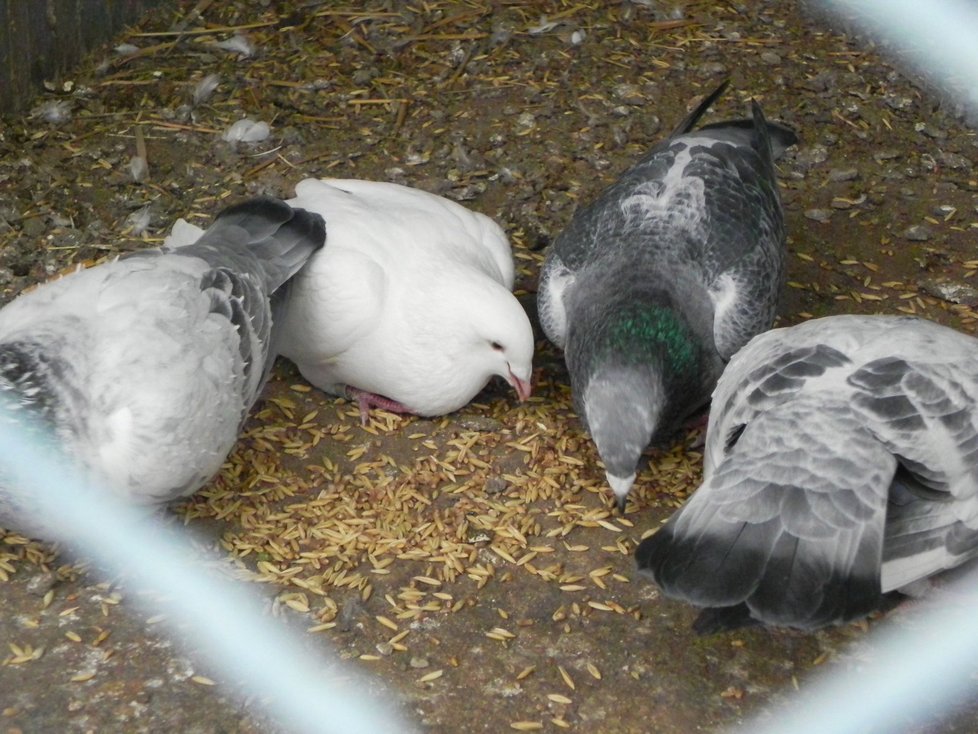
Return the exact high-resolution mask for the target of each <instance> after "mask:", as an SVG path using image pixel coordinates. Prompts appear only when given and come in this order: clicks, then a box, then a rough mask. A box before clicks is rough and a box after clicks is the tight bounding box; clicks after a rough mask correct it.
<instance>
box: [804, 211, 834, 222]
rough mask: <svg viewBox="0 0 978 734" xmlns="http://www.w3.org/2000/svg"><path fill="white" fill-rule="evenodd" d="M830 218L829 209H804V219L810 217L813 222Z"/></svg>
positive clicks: (830, 212) (825, 220)
mask: <svg viewBox="0 0 978 734" xmlns="http://www.w3.org/2000/svg"><path fill="white" fill-rule="evenodd" d="M831 218H832V210H831V209H807V210H806V211H805V219H811V220H812V221H815V222H827V221H829V220H830V219H831Z"/></svg>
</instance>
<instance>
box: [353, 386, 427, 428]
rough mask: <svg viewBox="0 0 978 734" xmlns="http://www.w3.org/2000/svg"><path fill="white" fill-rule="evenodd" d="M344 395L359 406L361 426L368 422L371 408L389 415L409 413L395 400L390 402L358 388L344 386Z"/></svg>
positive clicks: (408, 410) (405, 407)
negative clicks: (385, 411)
mask: <svg viewBox="0 0 978 734" xmlns="http://www.w3.org/2000/svg"><path fill="white" fill-rule="evenodd" d="M346 394H347V397H349V398H350V399H351V400H356V401H357V405H358V406H360V425H363V426H365V425H367V423H369V422H370V409H371V408H380V409H382V410H389V411H390V412H391V413H410V412H411V409H410V408H408V407H407V406H406V405H404V404H403V403H399V402H397V401H396V400H391V399H390V398H388V397H384V396H383V395H378V394H377V393H373V392H368V391H367V390H361V389H360V388H358V387H352V386H351V385H347V386H346Z"/></svg>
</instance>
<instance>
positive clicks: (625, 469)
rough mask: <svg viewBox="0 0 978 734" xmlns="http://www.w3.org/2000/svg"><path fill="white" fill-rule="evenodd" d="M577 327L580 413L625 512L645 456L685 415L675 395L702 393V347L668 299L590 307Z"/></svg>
mask: <svg viewBox="0 0 978 734" xmlns="http://www.w3.org/2000/svg"><path fill="white" fill-rule="evenodd" d="M571 324H572V326H571V328H570V329H569V330H568V334H567V347H566V357H567V366H568V369H569V371H570V376H571V385H572V389H573V394H574V399H575V402H576V404H577V410H578V414H579V415H581V416H582V417H583V419H584V421H585V423H586V424H587V428H588V430H589V431H590V433H591V437H592V438H593V439H594V442H595V444H596V445H597V448H598V453H599V454H600V456H601V459H602V461H603V462H604V464H605V469H606V472H607V477H608V483H609V484H610V485H611V488H612V490H613V491H614V493H615V496H616V498H617V505H618V507H619V509H621V510H623V509H624V506H625V501H626V498H627V496H628V493H629V491H630V490H631V487H632V484H633V483H634V481H635V474H636V471H637V467H638V463H639V460H640V459H641V456H642V452H643V451H645V448H646V447H647V446H648V445H649V444H650V443H651V442H652V441H653V440H655V439H657V438H659V437H660V436H665V435H667V434H668V433H671V432H672V431H673V430H674V429H675V428H676V424H677V423H678V421H679V420H681V419H682V418H683V417H684V416H682V415H677V408H676V407H674V406H673V404H672V403H673V400H672V399H670V396H672V395H677V394H682V393H684V392H688V391H689V390H695V389H697V387H696V385H697V384H698V381H699V377H698V374H699V363H700V358H701V355H700V347H699V345H698V341H697V340H696V339H695V338H694V335H693V333H692V329H691V327H690V326H689V325H688V324H687V322H686V321H685V319H684V318H683V317H682V316H681V314H680V312H679V311H677V310H675V309H674V308H671V307H670V304H669V302H668V299H667V298H658V297H657V298H654V299H641V300H631V301H626V300H624V299H619V298H618V297H617V296H616V297H614V298H613V299H611V301H610V302H606V304H605V305H604V306H603V307H599V306H597V305H596V304H594V303H592V304H591V307H587V308H582V309H581V310H580V312H579V313H578V315H577V318H576V319H574V320H572V321H571ZM687 383H688V384H687Z"/></svg>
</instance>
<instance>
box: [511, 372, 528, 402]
mask: <svg viewBox="0 0 978 734" xmlns="http://www.w3.org/2000/svg"><path fill="white" fill-rule="evenodd" d="M509 384H510V385H512V386H513V389H514V390H516V395H517V396H518V397H519V399H520V402H521V403H522V402H523V401H525V400H526V399H527V398H529V397H530V393H531V392H532V391H533V387H532V386H531V385H530V383H529V382H527V381H526V380H521V379H520V378H519V377H517V376H516V375H514V374H513V371H512V370H510V371H509Z"/></svg>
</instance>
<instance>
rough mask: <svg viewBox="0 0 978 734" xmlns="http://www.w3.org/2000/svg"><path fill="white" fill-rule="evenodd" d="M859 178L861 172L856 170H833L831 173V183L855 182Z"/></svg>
mask: <svg viewBox="0 0 978 734" xmlns="http://www.w3.org/2000/svg"><path fill="white" fill-rule="evenodd" d="M857 178H859V171H857V170H856V169H855V168H833V169H832V170H831V171H829V181H832V182H839V181H855V180H856V179H857Z"/></svg>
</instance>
